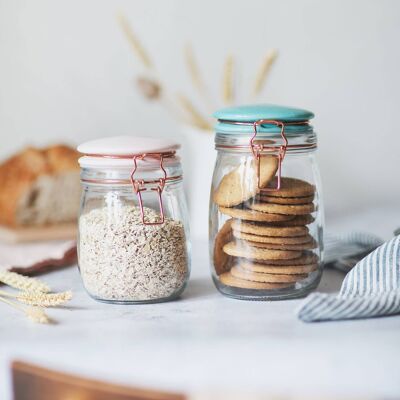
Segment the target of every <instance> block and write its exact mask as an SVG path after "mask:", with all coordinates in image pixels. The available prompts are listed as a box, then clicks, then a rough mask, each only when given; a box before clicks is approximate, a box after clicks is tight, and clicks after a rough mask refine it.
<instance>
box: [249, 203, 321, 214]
mask: <svg viewBox="0 0 400 400" xmlns="http://www.w3.org/2000/svg"><path fill="white" fill-rule="evenodd" d="M248 207H249V208H250V209H252V210H256V211H261V212H266V213H270V214H285V215H306V214H310V213H312V212H314V211H315V207H314V203H308V204H296V205H293V204H272V203H251V202H249V204H248Z"/></svg>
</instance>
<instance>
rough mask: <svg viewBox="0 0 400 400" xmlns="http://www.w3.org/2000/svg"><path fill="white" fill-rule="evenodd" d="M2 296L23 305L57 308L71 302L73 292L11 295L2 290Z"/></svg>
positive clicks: (0, 293)
mask: <svg viewBox="0 0 400 400" xmlns="http://www.w3.org/2000/svg"><path fill="white" fill-rule="evenodd" d="M0 296H3V297H12V298H14V299H16V300H18V301H20V302H21V303H24V304H29V305H31V306H41V307H56V306H59V305H61V304H64V303H66V302H67V301H69V300H71V298H72V292H71V291H67V292H60V293H40V292H39V293H38V292H22V293H10V292H6V291H4V290H0Z"/></svg>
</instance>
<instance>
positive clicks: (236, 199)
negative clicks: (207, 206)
mask: <svg viewBox="0 0 400 400" xmlns="http://www.w3.org/2000/svg"><path fill="white" fill-rule="evenodd" d="M277 170H278V158H277V157H273V156H262V157H260V178H259V180H258V176H257V175H258V174H257V160H256V159H254V158H253V157H252V158H247V159H246V160H245V162H244V163H242V164H240V165H239V166H238V167H236V168H235V169H233V170H232V171H231V172H229V173H228V174H226V175H225V176H224V177H223V178H222V179H221V182H220V183H219V185H218V187H217V189H216V190H215V191H214V193H213V200H214V202H215V203H216V204H218V205H219V206H222V207H234V206H237V205H239V204H240V203H243V202H244V201H247V200H249V199H250V198H252V197H254V196H255V195H256V194H257V193H258V192H259V191H260V190H259V188H258V186H260V187H261V188H263V187H266V186H267V185H268V183H269V182H270V181H271V180H272V178H273V177H274V176H275V174H276V171H277Z"/></svg>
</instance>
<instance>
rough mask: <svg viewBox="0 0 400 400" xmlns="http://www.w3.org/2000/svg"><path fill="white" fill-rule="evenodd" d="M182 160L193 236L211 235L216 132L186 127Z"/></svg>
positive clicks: (203, 236) (198, 237)
mask: <svg viewBox="0 0 400 400" xmlns="http://www.w3.org/2000/svg"><path fill="white" fill-rule="evenodd" d="M183 133H184V140H183V151H182V152H181V154H182V164H183V171H184V182H185V188H186V196H187V200H188V204H189V213H190V231H191V235H192V237H193V238H197V239H203V240H204V239H206V238H207V237H208V206H209V199H210V187H211V179H212V174H213V170H214V163H215V159H216V151H215V149H214V132H212V131H208V130H203V129H196V128H193V127H189V126H184V127H183Z"/></svg>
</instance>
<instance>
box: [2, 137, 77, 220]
mask: <svg viewBox="0 0 400 400" xmlns="http://www.w3.org/2000/svg"><path fill="white" fill-rule="evenodd" d="M78 158H79V153H78V152H77V151H76V150H74V149H72V148H71V147H69V146H66V145H54V146H50V147H47V148H44V149H39V148H35V147H28V148H26V149H24V150H23V151H21V152H20V153H18V154H16V155H14V156H12V157H10V158H9V159H8V160H6V161H4V162H3V163H2V164H0V224H2V225H7V226H17V225H18V224H17V209H18V203H19V200H20V199H21V198H22V197H23V196H24V194H25V193H26V192H27V191H28V190H29V189H30V188H31V187H32V185H33V184H34V183H35V181H36V180H37V179H38V178H39V177H41V176H43V175H50V176H51V175H56V174H57V173H60V172H67V171H78V170H79V165H78Z"/></svg>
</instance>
